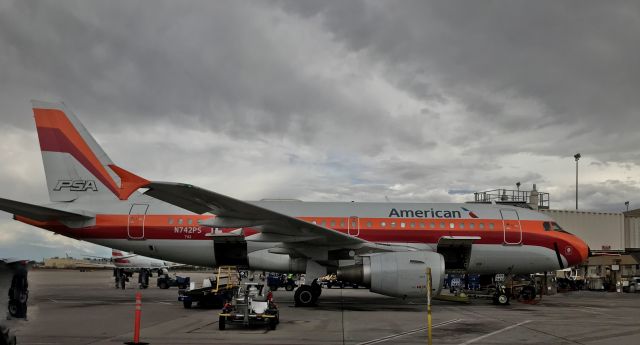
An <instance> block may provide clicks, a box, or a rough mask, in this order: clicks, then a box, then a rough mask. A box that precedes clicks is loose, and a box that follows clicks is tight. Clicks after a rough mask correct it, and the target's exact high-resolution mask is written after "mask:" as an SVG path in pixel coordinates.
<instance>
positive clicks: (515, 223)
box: [500, 209, 522, 245]
mask: <svg viewBox="0 0 640 345" xmlns="http://www.w3.org/2000/svg"><path fill="white" fill-rule="evenodd" d="M500 214H501V215H502V231H503V233H504V237H503V238H504V242H503V243H504V244H509V245H519V244H522V226H521V224H520V217H519V216H518V212H517V211H516V210H512V209H502V210H500Z"/></svg>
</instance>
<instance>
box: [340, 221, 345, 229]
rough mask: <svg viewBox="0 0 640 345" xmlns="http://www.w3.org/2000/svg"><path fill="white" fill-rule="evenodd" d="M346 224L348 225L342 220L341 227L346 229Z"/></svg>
mask: <svg viewBox="0 0 640 345" xmlns="http://www.w3.org/2000/svg"><path fill="white" fill-rule="evenodd" d="M345 224H346V223H345V222H344V220H341V221H340V226H341V227H343V228H344V227H345Z"/></svg>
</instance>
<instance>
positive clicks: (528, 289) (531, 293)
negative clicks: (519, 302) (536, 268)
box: [520, 286, 536, 301]
mask: <svg viewBox="0 0 640 345" xmlns="http://www.w3.org/2000/svg"><path fill="white" fill-rule="evenodd" d="M520 297H521V298H522V299H523V300H524V301H533V300H534V299H535V298H536V288H534V287H533V286H525V287H523V288H522V291H520Z"/></svg>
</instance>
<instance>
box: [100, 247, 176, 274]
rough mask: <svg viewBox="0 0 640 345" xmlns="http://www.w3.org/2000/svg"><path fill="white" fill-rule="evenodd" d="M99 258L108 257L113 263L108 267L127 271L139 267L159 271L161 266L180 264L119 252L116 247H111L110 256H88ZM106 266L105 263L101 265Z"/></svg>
mask: <svg viewBox="0 0 640 345" xmlns="http://www.w3.org/2000/svg"><path fill="white" fill-rule="evenodd" d="M90 257H94V258H100V259H109V261H110V262H112V263H113V264H111V265H108V267H113V268H121V269H126V270H128V271H132V272H137V271H139V270H140V269H146V270H149V271H157V272H161V271H162V269H163V268H171V267H175V266H181V265H179V264H174V263H171V262H167V261H163V260H159V259H154V258H150V257H147V256H142V255H138V254H134V253H126V252H121V251H119V250H117V249H111V257H109V258H105V257H101V256H90ZM103 266H105V267H107V266H106V265H103Z"/></svg>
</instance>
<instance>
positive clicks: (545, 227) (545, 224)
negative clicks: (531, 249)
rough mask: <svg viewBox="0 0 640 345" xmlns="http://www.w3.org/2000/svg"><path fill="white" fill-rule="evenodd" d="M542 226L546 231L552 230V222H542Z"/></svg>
mask: <svg viewBox="0 0 640 345" xmlns="http://www.w3.org/2000/svg"><path fill="white" fill-rule="evenodd" d="M542 226H543V227H544V231H551V224H550V223H549V222H544V223H542Z"/></svg>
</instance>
